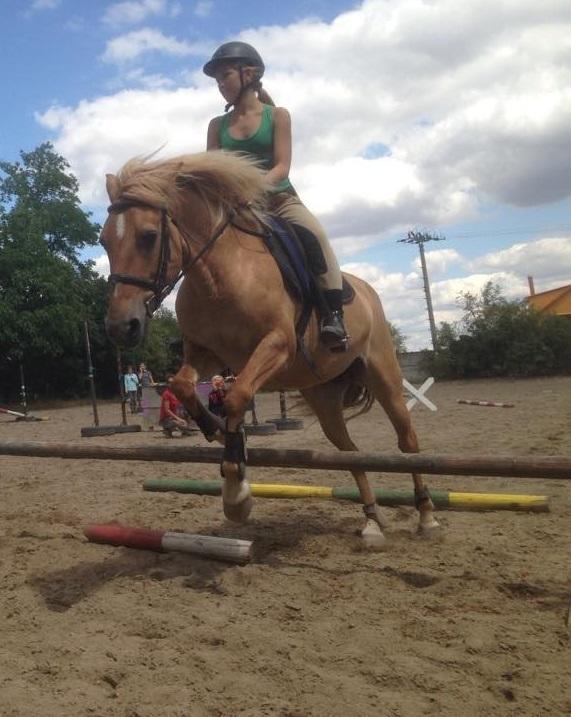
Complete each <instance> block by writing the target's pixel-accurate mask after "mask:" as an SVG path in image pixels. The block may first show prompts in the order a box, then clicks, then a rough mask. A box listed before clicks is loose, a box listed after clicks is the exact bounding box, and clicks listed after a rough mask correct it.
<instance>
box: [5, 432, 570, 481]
mask: <svg viewBox="0 0 571 717" xmlns="http://www.w3.org/2000/svg"><path fill="white" fill-rule="evenodd" d="M0 455H2V456H29V457H32V458H65V459H95V460H112V461H163V462H165V463H214V464H219V463H220V461H221V459H222V448H221V447H220V448H211V447H206V446H204V447H203V446H180V447H179V446H173V447H170V446H169V447H167V446H131V447H111V446H94V445H89V446H85V445H73V444H68V443H51V442H39V441H38V442H34V441H28V442H18V441H0ZM248 465H249V466H260V467H266V468H307V469H311V470H355V469H358V470H362V471H376V472H386V473H427V474H438V475H474V476H502V477H505V478H550V479H551V478H552V479H555V480H571V459H569V458H562V457H559V456H544V457H533V458H531V457H530V458H513V457H507V456H455V455H427V454H414V453H408V454H397V455H392V454H383V453H359V452H350V451H348V452H341V451H330V452H325V451H313V450H310V449H292V448H250V449H249V450H248Z"/></svg>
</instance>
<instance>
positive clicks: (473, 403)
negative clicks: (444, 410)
mask: <svg viewBox="0 0 571 717" xmlns="http://www.w3.org/2000/svg"><path fill="white" fill-rule="evenodd" d="M458 403H464V404H466V405H467V406H493V407H494V408H513V407H514V405H515V404H514V403H500V402H498V401H472V400H469V399H467V398H459V399H458Z"/></svg>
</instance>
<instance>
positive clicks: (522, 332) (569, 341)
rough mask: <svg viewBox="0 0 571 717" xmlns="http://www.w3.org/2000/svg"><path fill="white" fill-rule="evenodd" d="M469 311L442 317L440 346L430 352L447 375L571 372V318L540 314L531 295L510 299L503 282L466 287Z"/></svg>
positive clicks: (436, 371)
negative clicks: (473, 289) (455, 318)
mask: <svg viewBox="0 0 571 717" xmlns="http://www.w3.org/2000/svg"><path fill="white" fill-rule="evenodd" d="M459 301H460V302H461V305H462V309H463V311H464V315H463V317H462V320H461V321H460V322H458V323H457V324H448V323H442V324H441V325H440V328H439V331H438V350H437V351H436V352H435V353H434V355H433V356H432V357H428V358H427V362H428V364H429V365H428V369H429V370H430V371H431V372H432V373H433V375H435V376H438V377H447V378H474V377H488V376H521V377H523V376H540V375H550V374H561V373H570V372H571V321H570V320H569V319H568V318H567V317H564V316H549V315H542V314H539V313H538V312H537V311H535V309H534V308H533V307H532V306H531V305H529V304H528V302H526V301H508V300H507V299H505V297H503V296H502V293H501V290H500V287H499V286H498V285H497V284H493V283H492V282H488V283H487V284H486V285H485V286H484V287H483V289H482V291H481V292H480V294H471V293H469V292H466V293H462V294H461V295H460V297H459Z"/></svg>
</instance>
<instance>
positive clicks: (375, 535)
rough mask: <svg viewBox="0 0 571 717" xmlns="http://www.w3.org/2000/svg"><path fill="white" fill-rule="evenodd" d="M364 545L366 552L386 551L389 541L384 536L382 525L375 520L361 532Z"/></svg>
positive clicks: (370, 521)
mask: <svg viewBox="0 0 571 717" xmlns="http://www.w3.org/2000/svg"><path fill="white" fill-rule="evenodd" d="M361 538H362V541H363V543H362V545H363V547H364V548H365V549H366V550H370V551H373V552H378V551H380V550H384V548H385V547H386V544H387V539H386V538H385V536H384V535H383V531H382V530H381V527H380V525H379V524H378V523H377V522H376V521H375V520H368V521H367V524H366V525H365V527H364V528H363V530H362V531H361Z"/></svg>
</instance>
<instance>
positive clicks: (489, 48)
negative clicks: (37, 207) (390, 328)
mask: <svg viewBox="0 0 571 717" xmlns="http://www.w3.org/2000/svg"><path fill="white" fill-rule="evenodd" d="M0 25H1V26H2V27H3V28H10V32H9V33H3V38H2V44H1V45H0V61H1V62H2V67H3V68H4V71H3V95H4V99H5V104H4V111H3V113H2V121H1V122H0V159H3V160H9V161H14V160H16V159H17V158H18V153H19V151H20V150H22V149H23V150H26V151H29V150H31V149H33V148H34V147H36V146H37V145H38V144H39V143H40V142H42V141H45V140H48V139H49V140H51V141H52V142H53V143H54V144H55V146H56V148H57V150H58V151H59V152H60V153H61V154H62V155H63V156H64V157H65V158H66V159H67V160H68V161H69V163H70V164H71V167H72V170H73V172H74V173H75V175H76V176H77V177H78V179H79V181H80V186H81V199H82V201H83V203H84V205H85V208H86V209H89V210H91V211H93V212H94V216H95V218H96V219H98V220H100V221H101V220H102V219H103V218H104V207H105V206H106V204H107V202H106V197H105V194H104V177H105V173H106V172H113V171H116V170H118V169H119V168H120V166H121V165H122V163H123V162H124V161H126V160H127V159H128V158H130V157H132V156H134V155H138V154H142V153H148V152H150V151H153V150H156V149H157V148H159V147H163V149H162V155H163V156H165V157H166V156H168V155H173V154H180V153H185V152H195V151H200V150H202V149H204V145H205V136H206V127H207V124H208V120H209V119H210V118H211V117H212V116H214V115H217V114H220V113H221V112H222V109H223V100H222V98H221V97H220V96H219V95H218V92H217V90H216V88H215V87H214V86H213V83H212V81H211V80H209V79H208V78H206V77H205V76H204V75H203V74H202V72H201V67H202V64H203V63H204V61H205V60H206V59H208V57H209V56H210V55H211V54H212V52H213V50H214V49H215V48H216V47H217V46H218V45H219V44H221V43H222V42H224V41H226V40H228V39H235V38H237V39H243V40H246V41H248V42H250V43H252V44H254V45H255V46H256V47H257V48H258V50H259V51H260V53H261V54H262V56H263V57H264V60H265V62H266V66H267V68H268V69H267V72H266V77H265V81H264V84H265V86H266V87H267V89H268V90H269V91H270V93H271V94H272V95H273V97H274V99H275V100H276V102H277V104H280V105H283V106H285V107H287V108H288V109H289V110H290V112H291V113H292V117H293V133H294V160H293V168H292V172H291V177H292V180H293V182H294V184H295V186H296V188H297V190H298V192H299V193H300V195H301V196H302V199H303V200H304V201H305V203H306V204H307V205H308V206H309V208H310V209H312V210H313V211H314V212H315V213H316V215H317V216H318V217H319V218H320V220H321V221H322V222H323V224H324V225H325V227H326V229H327V230H328V232H329V236H330V238H331V241H332V243H333V245H334V247H335V249H336V251H337V253H338V256H339V258H340V261H341V264H342V265H343V267H344V268H345V269H347V270H348V271H351V272H353V273H356V274H358V275H360V276H362V277H363V278H365V279H367V280H368V281H369V282H370V283H372V284H373V286H374V287H375V288H376V289H377V290H378V291H379V293H380V295H381V297H382V299H383V302H384V304H385V309H386V312H387V315H388V317H389V318H390V319H391V320H392V321H393V322H394V323H395V324H397V325H398V326H399V327H400V328H401V329H402V331H403V332H404V334H405V335H406V336H407V337H408V341H407V344H408V346H409V348H420V347H424V346H427V345H428V343H429V339H430V337H429V331H428V323H427V319H426V311H425V304H424V297H423V290H422V276H421V274H420V270H419V262H418V252H417V249H416V247H414V246H409V245H407V244H402V243H397V240H398V239H402V238H404V237H405V236H406V233H407V231H408V230H410V229H415V230H420V231H426V232H429V233H431V234H438V235H440V236H443V237H445V239H446V240H445V241H441V242H433V243H430V244H427V245H426V251H427V260H428V268H429V273H430V280H431V288H432V294H433V303H434V307H435V311H436V319H437V321H445V320H448V321H449V320H454V319H455V318H457V316H458V305H457V297H458V294H459V292H461V291H477V290H478V289H479V288H480V287H481V286H482V285H483V284H484V283H485V282H486V281H487V280H489V279H493V280H495V281H498V282H499V283H500V284H501V285H502V287H503V289H504V292H505V294H506V296H508V297H510V298H517V297H523V296H525V295H526V294H527V292H528V288H527V276H528V274H532V275H533V276H534V279H535V285H536V290H538V291H541V290H546V289H548V288H552V287H554V286H558V285H561V284H567V283H571V215H570V209H571V201H570V194H571V152H570V149H569V148H570V147H571V1H570V0H542V1H541V2H538V1H537V0H461V2H459V1H458V0H365V2H351V1H350V0H288V2H287V3H274V2H269V0H241V1H240V2H237V1H235V0H128V1H126V2H105V1H104V0H99V1H98V2H93V1H91V0H3V2H2V3H1V4H0ZM100 254H101V252H100V251H99V250H98V249H94V250H90V252H89V256H92V257H93V258H95V259H98V257H99V256H100ZM98 265H99V266H100V267H101V270H102V271H105V262H104V260H103V259H99V260H98Z"/></svg>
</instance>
